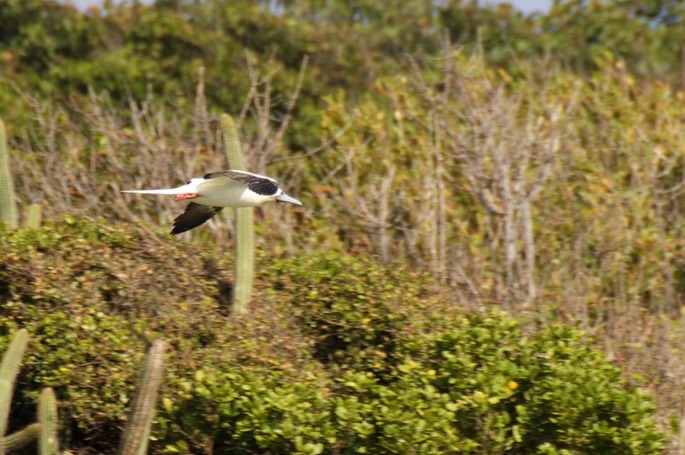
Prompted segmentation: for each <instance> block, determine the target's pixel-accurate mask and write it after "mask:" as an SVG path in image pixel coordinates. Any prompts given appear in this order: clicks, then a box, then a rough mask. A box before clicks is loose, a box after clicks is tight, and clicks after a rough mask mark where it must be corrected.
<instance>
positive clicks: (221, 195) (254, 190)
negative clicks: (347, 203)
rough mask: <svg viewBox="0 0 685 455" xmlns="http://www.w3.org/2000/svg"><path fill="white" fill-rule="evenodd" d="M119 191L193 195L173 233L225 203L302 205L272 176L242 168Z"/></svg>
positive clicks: (204, 218)
mask: <svg viewBox="0 0 685 455" xmlns="http://www.w3.org/2000/svg"><path fill="white" fill-rule="evenodd" d="M122 193H138V194H172V195H175V196H176V197H175V198H174V199H175V200H177V201H179V200H182V199H193V202H191V203H190V204H188V206H187V207H186V210H185V212H183V213H182V214H181V215H179V216H178V217H176V219H174V225H173V228H172V229H171V233H172V234H173V235H177V234H180V233H182V232H185V231H188V230H190V229H193V228H196V227H198V226H200V225H201V224H202V223H204V222H205V221H207V220H209V219H210V218H212V217H213V216H214V215H216V214H217V213H219V212H220V211H221V210H222V209H223V208H224V207H258V206H260V205H262V204H264V203H266V202H288V203H290V204H295V205H302V203H301V202H300V201H298V200H297V199H295V198H294V197H291V196H288V195H287V194H285V192H283V190H282V189H280V188H279V187H278V183H276V181H275V180H274V179H272V178H269V177H265V176H263V175H258V174H252V173H250V172H245V171H234V170H232V171H221V172H212V173H209V174H207V175H205V176H204V177H201V178H194V179H190V180H188V182H187V183H186V184H185V185H182V186H179V187H177V188H164V189H158V190H124V191H122Z"/></svg>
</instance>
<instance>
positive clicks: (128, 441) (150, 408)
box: [119, 340, 166, 455]
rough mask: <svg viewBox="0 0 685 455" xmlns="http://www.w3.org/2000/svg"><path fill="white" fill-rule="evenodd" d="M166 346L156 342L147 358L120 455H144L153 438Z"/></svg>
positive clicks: (120, 447)
mask: <svg viewBox="0 0 685 455" xmlns="http://www.w3.org/2000/svg"><path fill="white" fill-rule="evenodd" d="M165 348H166V343H164V341H162V340H155V341H154V343H152V346H151V347H150V349H149V350H148V352H147V354H146V355H145V360H144V365H143V371H142V373H141V374H140V377H139V378H138V384H137V385H136V396H135V398H134V400H133V406H132V408H131V412H130V414H129V416H128V421H127V422H126V429H125V430H124V436H123V439H122V440H121V445H120V446H119V453H120V454H121V455H145V453H146V452H147V444H148V441H149V439H150V428H151V427H152V418H153V417H154V411H155V404H156V402H157V393H158V392H159V386H160V384H161V382H162V375H163V373H164V349H165Z"/></svg>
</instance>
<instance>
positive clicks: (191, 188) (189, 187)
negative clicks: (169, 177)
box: [122, 179, 202, 194]
mask: <svg viewBox="0 0 685 455" xmlns="http://www.w3.org/2000/svg"><path fill="white" fill-rule="evenodd" d="M200 183H202V179H193V180H191V181H190V182H188V183H187V184H185V185H182V186H179V187H176V188H161V189H156V190H123V191H122V193H136V194H187V193H195V192H197V186H198V184H200Z"/></svg>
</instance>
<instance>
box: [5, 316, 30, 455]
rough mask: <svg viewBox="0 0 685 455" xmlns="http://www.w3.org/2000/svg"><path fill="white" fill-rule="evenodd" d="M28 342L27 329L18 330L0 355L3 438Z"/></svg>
mask: <svg viewBox="0 0 685 455" xmlns="http://www.w3.org/2000/svg"><path fill="white" fill-rule="evenodd" d="M28 342H29V333H28V331H27V330H26V329H21V330H19V331H18V332H17V333H15V334H14V336H13V337H12V341H11V342H10V345H9V347H8V348H7V351H5V355H4V356H2V363H0V438H3V440H4V437H5V433H6V432H7V421H8V419H9V415H10V403H12V391H13V390H14V381H15V380H16V379H17V373H18V372H19V365H20V364H21V359H22V357H24V352H25V351H26V345H27V344H28ZM4 454H5V448H4V444H0V455H4Z"/></svg>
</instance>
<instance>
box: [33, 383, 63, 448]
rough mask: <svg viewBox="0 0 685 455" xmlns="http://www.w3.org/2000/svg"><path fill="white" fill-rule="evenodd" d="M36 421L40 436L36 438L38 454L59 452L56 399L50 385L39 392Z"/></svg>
mask: <svg viewBox="0 0 685 455" xmlns="http://www.w3.org/2000/svg"><path fill="white" fill-rule="evenodd" d="M38 423H39V424H40V438H39V439H38V447H39V448H40V455H57V454H58V453H59V441H58V440H57V399H56V398H55V392H54V391H53V390H52V389H51V388H50V387H48V388H45V389H43V391H42V392H41V393H40V399H39V401H38Z"/></svg>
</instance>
